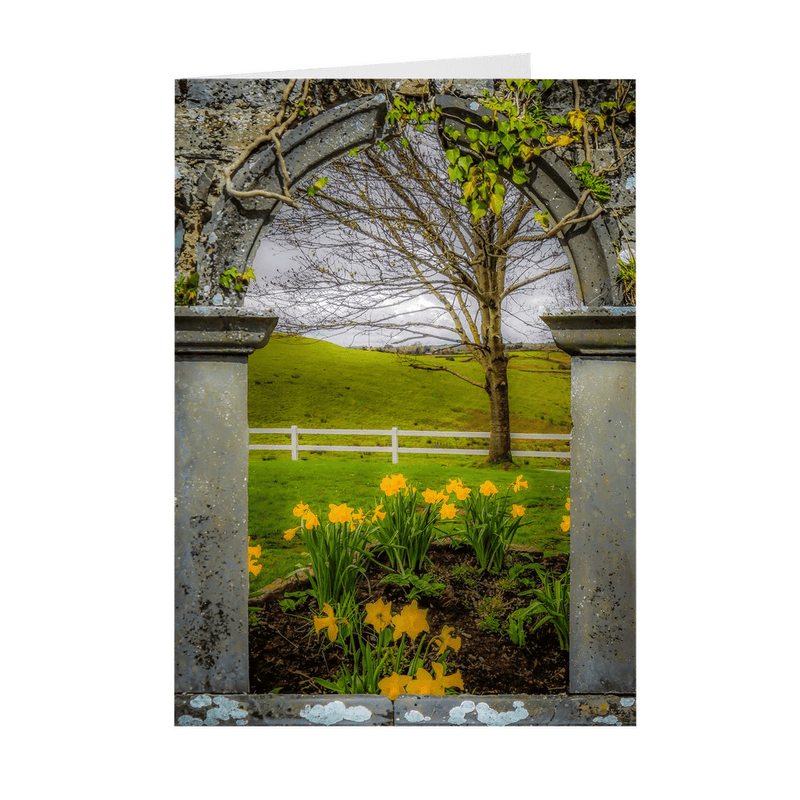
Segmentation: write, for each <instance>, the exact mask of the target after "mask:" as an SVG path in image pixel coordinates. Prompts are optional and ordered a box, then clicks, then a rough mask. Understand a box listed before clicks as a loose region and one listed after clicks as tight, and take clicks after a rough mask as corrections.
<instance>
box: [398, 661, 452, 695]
mask: <svg viewBox="0 0 800 800" xmlns="http://www.w3.org/2000/svg"><path fill="white" fill-rule="evenodd" d="M439 666H441V664H440V665H439ZM435 688H438V687H436V681H435V679H434V677H433V675H431V674H430V672H428V670H426V669H422V668H420V669H418V670H417V675H416V677H415V678H412V679H411V680H409V681H408V683H407V684H406V692H408V694H437V692H435V691H434V689H435ZM439 694H444V692H443V691H442V692H439Z"/></svg>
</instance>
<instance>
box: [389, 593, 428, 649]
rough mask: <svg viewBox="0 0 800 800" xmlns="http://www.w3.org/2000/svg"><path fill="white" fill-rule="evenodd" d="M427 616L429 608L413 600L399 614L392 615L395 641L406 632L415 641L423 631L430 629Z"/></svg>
mask: <svg viewBox="0 0 800 800" xmlns="http://www.w3.org/2000/svg"><path fill="white" fill-rule="evenodd" d="M427 616H428V611H427V609H424V608H418V607H417V601H416V600H412V601H411V602H410V603H409V604H408V605H407V606H405V608H403V609H402V611H401V612H400V613H399V614H395V615H394V616H393V617H392V625H394V639H395V641H396V640H397V639H399V638H400V637H401V636H402V635H403V634H404V633H405V634H407V635H408V638H409V639H411V641H412V642H413V641H414V640H415V639H416V638H417V636H419V635H420V634H421V633H422V632H423V631H429V630H430V627H429V625H428V619H427Z"/></svg>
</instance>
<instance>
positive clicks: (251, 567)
mask: <svg viewBox="0 0 800 800" xmlns="http://www.w3.org/2000/svg"><path fill="white" fill-rule="evenodd" d="M247 542H248V548H247V570H248V572H252V573H253V575H255V576H258V573H259V572H261V567H262V566H263V564H257V563H256V559H257V558H261V545H260V544H257V545H255V546H253V547H250V546H249V543H250V537H249V536H248V537H247Z"/></svg>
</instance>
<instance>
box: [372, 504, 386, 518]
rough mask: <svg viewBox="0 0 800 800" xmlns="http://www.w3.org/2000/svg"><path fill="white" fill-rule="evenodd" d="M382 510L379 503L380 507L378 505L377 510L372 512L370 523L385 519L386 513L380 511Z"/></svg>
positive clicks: (381, 505)
mask: <svg viewBox="0 0 800 800" xmlns="http://www.w3.org/2000/svg"><path fill="white" fill-rule="evenodd" d="M382 508H383V503H381V504H380V505H379V506H378V507H377V508H376V509H375V510H374V511H373V512H372V520H371V521H372V522H375V521H376V520H379V519H385V517H386V512H385V511H381V509H382Z"/></svg>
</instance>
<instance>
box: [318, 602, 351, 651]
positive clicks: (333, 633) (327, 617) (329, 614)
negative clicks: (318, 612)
mask: <svg viewBox="0 0 800 800" xmlns="http://www.w3.org/2000/svg"><path fill="white" fill-rule="evenodd" d="M322 612H323V614H324V616H322V617H314V630H315V631H316V632H317V633H319V632H320V631H321V630H322V629H323V628H327V629H328V639H330V641H332V642H335V641H336V637H337V636H338V635H339V625H340V624H346V623H347V619H345V618H344V617H337V616H336V615H335V614H334V613H333V609H332V608H331V604H330V603H325V605H324V606H322Z"/></svg>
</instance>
